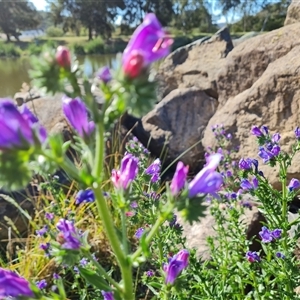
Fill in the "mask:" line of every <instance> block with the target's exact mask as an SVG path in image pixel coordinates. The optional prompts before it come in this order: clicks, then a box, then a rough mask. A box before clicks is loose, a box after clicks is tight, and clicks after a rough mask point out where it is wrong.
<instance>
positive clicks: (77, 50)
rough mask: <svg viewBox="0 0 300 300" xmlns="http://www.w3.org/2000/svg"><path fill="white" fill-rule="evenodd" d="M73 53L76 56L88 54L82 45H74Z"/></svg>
mask: <svg viewBox="0 0 300 300" xmlns="http://www.w3.org/2000/svg"><path fill="white" fill-rule="evenodd" d="M73 51H74V53H75V54H76V55H84V54H86V52H85V47H84V46H83V45H81V44H74V45H73Z"/></svg>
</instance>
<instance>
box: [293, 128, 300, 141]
mask: <svg viewBox="0 0 300 300" xmlns="http://www.w3.org/2000/svg"><path fill="white" fill-rule="evenodd" d="M294 132H295V136H296V139H297V140H299V139H300V128H299V127H296V129H295V131H294Z"/></svg>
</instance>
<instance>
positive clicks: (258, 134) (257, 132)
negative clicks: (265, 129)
mask: <svg viewBox="0 0 300 300" xmlns="http://www.w3.org/2000/svg"><path fill="white" fill-rule="evenodd" d="M251 132H252V134H253V135H255V136H256V137H261V136H263V133H262V132H261V130H260V129H259V128H258V127H257V126H253V127H252V129H251Z"/></svg>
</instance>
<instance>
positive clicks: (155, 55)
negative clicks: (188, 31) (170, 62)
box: [122, 13, 173, 78]
mask: <svg viewBox="0 0 300 300" xmlns="http://www.w3.org/2000/svg"><path fill="white" fill-rule="evenodd" d="M172 43H173V40H172V39H171V38H170V37H169V35H168V34H167V32H166V31H165V30H164V29H163V28H162V26H161V24H160V23H159V21H158V20H157V18H156V16H155V14H153V13H149V14H147V15H146V16H145V18H144V21H143V23H142V24H141V25H140V26H139V27H138V28H137V29H136V30H135V32H134V33H133V35H132V37H131V39H130V41H129V43H128V45H127V47H126V49H125V50H124V53H123V57H122V64H123V70H124V71H125V74H127V75H129V76H130V77H132V78H134V77H136V76H138V75H139V72H136V70H135V73H134V74H133V75H134V76H131V75H132V74H131V73H128V70H130V68H129V66H130V65H134V66H139V71H141V70H142V69H143V68H146V67H147V66H149V65H150V64H151V63H153V62H155V61H157V60H159V59H162V58H164V57H165V56H167V55H168V54H169V53H170V46H171V45H172ZM132 60H134V61H135V62H134V63H133V62H132ZM136 69H137V68H136ZM126 70H127V72H126Z"/></svg>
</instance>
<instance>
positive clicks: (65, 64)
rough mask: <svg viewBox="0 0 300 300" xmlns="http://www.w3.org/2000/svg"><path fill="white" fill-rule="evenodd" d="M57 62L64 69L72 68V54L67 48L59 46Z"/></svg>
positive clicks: (56, 55) (56, 56)
mask: <svg viewBox="0 0 300 300" xmlns="http://www.w3.org/2000/svg"><path fill="white" fill-rule="evenodd" d="M55 58H56V62H57V64H58V65H59V66H61V67H62V68H65V69H67V68H70V66H71V54H70V51H69V49H68V48H67V47H65V46H59V47H58V48H57V50H56V54H55Z"/></svg>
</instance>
